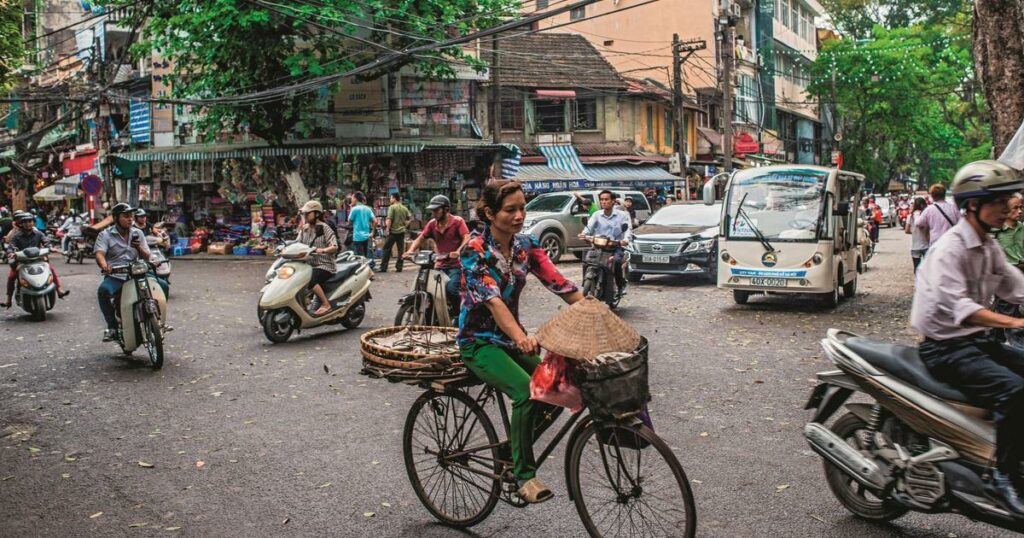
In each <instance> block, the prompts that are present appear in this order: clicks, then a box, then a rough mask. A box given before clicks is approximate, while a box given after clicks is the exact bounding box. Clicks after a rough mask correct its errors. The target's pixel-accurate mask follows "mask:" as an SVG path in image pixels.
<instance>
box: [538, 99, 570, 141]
mask: <svg viewBox="0 0 1024 538" xmlns="http://www.w3.org/2000/svg"><path fill="white" fill-rule="evenodd" d="M533 108H534V111H535V112H536V118H537V132H540V133H564V132H565V101H562V100H560V99H538V100H536V101H534V102H533Z"/></svg>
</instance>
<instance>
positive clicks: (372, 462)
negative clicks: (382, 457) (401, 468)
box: [370, 460, 380, 465]
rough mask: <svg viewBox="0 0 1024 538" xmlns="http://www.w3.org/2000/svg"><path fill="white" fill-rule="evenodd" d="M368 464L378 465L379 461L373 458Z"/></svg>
mask: <svg viewBox="0 0 1024 538" xmlns="http://www.w3.org/2000/svg"><path fill="white" fill-rule="evenodd" d="M370 465H380V462H379V461H377V460H373V461H371V462H370Z"/></svg>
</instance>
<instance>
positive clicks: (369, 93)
mask: <svg viewBox="0 0 1024 538" xmlns="http://www.w3.org/2000/svg"><path fill="white" fill-rule="evenodd" d="M384 80H385V77H378V78H376V79H373V80H358V79H356V78H354V77H347V78H344V79H342V81H341V86H340V88H339V89H338V92H337V93H335V94H334V114H335V116H337V117H338V120H340V121H342V122H354V123H376V122H382V121H384V113H385V109H387V107H386V106H385V103H384Z"/></svg>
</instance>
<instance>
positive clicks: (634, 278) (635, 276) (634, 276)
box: [626, 271, 644, 284]
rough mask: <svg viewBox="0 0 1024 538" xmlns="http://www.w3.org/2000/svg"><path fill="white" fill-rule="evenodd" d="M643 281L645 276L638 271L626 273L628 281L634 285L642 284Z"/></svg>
mask: <svg viewBox="0 0 1024 538" xmlns="http://www.w3.org/2000/svg"><path fill="white" fill-rule="evenodd" d="M643 279H644V274H643V273H638V272H636V271H629V272H627V273H626V280H628V281H630V282H632V283H633V284H636V283H637V282H640V281H641V280H643Z"/></svg>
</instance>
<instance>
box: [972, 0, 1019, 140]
mask: <svg viewBox="0 0 1024 538" xmlns="http://www.w3.org/2000/svg"><path fill="white" fill-rule="evenodd" d="M974 59H975V62H976V64H975V65H976V69H977V72H978V78H979V79H980V80H981V83H982V85H983V86H984V89H985V100H986V101H987V102H988V108H989V111H990V112H989V113H990V115H991V118H992V145H993V148H994V149H995V154H996V155H997V156H998V155H999V154H1000V153H1002V152H1003V149H1004V148H1005V147H1006V144H1007V143H1008V142H1009V141H1010V138H1012V137H1013V135H1014V133H1016V132H1017V129H1018V128H1019V127H1020V124H1021V120H1022V119H1024V91H1022V88H1024V83H1022V81H1024V0H977V1H976V2H975V4H974Z"/></svg>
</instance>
